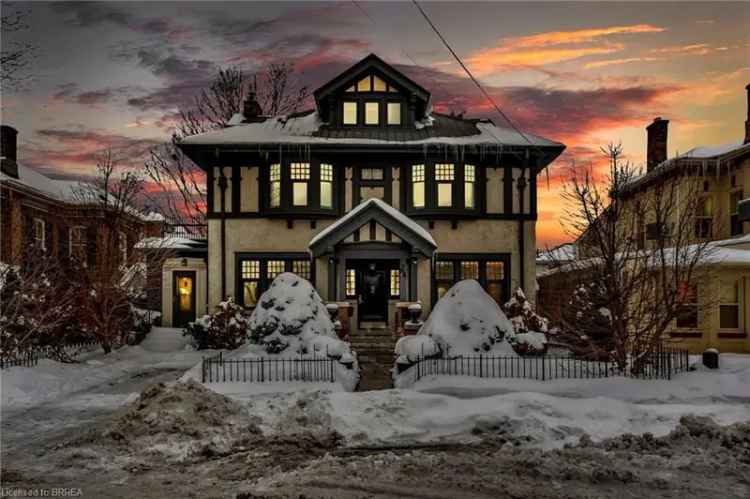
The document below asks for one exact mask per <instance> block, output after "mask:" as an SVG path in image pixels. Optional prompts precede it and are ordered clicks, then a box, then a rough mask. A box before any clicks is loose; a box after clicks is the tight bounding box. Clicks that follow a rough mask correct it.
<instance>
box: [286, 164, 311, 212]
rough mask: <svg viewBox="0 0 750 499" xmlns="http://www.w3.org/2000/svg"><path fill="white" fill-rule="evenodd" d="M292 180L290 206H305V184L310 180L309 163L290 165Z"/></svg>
mask: <svg viewBox="0 0 750 499" xmlns="http://www.w3.org/2000/svg"><path fill="white" fill-rule="evenodd" d="M289 167H290V169H291V179H292V205H294V206H307V182H308V180H310V163H290V164H289Z"/></svg>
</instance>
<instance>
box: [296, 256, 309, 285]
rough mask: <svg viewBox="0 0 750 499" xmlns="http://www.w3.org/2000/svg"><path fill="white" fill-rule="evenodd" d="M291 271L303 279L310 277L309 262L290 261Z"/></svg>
mask: <svg viewBox="0 0 750 499" xmlns="http://www.w3.org/2000/svg"><path fill="white" fill-rule="evenodd" d="M292 272H294V273H295V274H297V275H298V276H300V277H303V278H305V279H308V280H309V279H310V262H309V261H307V260H294V261H292Z"/></svg>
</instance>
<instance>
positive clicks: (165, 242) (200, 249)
mask: <svg viewBox="0 0 750 499" xmlns="http://www.w3.org/2000/svg"><path fill="white" fill-rule="evenodd" d="M135 247H136V248H137V249H154V250H156V249H160V250H177V251H179V252H180V253H182V252H194V253H205V252H206V251H207V250H208V242H207V241H206V240H205V239H189V238H187V237H178V236H171V235H167V236H165V237H145V238H143V239H141V240H140V241H138V242H137V243H136V245H135Z"/></svg>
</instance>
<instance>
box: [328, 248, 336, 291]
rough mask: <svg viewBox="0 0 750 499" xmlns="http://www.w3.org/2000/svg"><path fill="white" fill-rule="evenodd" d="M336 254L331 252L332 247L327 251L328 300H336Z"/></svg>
mask: <svg viewBox="0 0 750 499" xmlns="http://www.w3.org/2000/svg"><path fill="white" fill-rule="evenodd" d="M336 284H337V279H336V256H335V255H334V253H333V249H331V252H330V253H328V301H337V300H338V293H336V288H337V286H336Z"/></svg>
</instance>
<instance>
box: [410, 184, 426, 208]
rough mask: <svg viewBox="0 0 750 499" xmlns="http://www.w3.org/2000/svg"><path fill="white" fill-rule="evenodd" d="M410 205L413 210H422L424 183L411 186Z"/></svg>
mask: <svg viewBox="0 0 750 499" xmlns="http://www.w3.org/2000/svg"><path fill="white" fill-rule="evenodd" d="M412 204H413V205H414V207H415V208H424V182H415V183H414V184H412Z"/></svg>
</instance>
